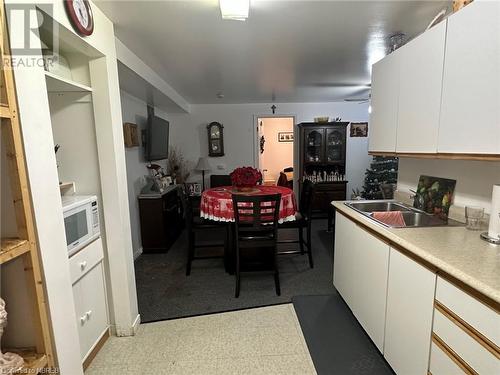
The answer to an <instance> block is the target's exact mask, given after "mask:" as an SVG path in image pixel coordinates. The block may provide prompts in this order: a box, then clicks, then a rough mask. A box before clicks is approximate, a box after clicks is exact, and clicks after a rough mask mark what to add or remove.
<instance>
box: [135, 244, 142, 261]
mask: <svg viewBox="0 0 500 375" xmlns="http://www.w3.org/2000/svg"><path fill="white" fill-rule="evenodd" d="M141 254H142V246H141V247H140V248H138V249H137V251H134V262H135V261H136V260H137V258H139V257H140V256H141Z"/></svg>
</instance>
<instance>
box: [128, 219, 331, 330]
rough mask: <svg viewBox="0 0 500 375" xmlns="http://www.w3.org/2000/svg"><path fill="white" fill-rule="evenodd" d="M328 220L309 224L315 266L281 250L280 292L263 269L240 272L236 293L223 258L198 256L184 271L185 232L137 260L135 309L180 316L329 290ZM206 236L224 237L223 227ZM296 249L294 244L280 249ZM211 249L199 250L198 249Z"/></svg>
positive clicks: (147, 315) (146, 314)
mask: <svg viewBox="0 0 500 375" xmlns="http://www.w3.org/2000/svg"><path fill="white" fill-rule="evenodd" d="M326 226H327V223H326V220H317V221H316V220H315V221H314V222H313V229H312V244H313V256H314V268H313V269H311V268H310V267H309V260H308V257H307V255H300V254H299V255H286V256H285V255H284V256H280V257H279V259H278V263H279V271H280V282H281V296H277V295H276V293H275V289H274V279H273V277H272V275H267V274H260V273H256V274H244V275H242V279H241V293H240V297H239V298H234V276H231V275H229V274H228V273H226V272H225V271H224V264H223V260H222V259H207V260H196V261H194V262H193V266H192V270H191V275H190V276H186V258H187V241H186V236H185V233H183V235H182V236H181V237H180V238H179V239H178V240H177V242H176V243H175V244H174V245H173V246H172V248H171V249H170V250H169V251H168V252H167V253H164V254H143V255H141V256H140V257H139V258H138V259H137V261H136V262H135V276H136V284H137V297H138V302H139V313H140V314H141V321H142V322H150V321H155V320H164V319H172V318H179V317H185V316H192V315H201V314H209V313H214V312H222V311H230V310H236V309H243V308H250V307H260V306H267V305H274V304H280V303H286V302H291V298H292V297H293V296H300V295H313V294H314V295H316V294H329V293H332V292H333V291H334V290H335V289H334V288H333V285H332V280H333V276H332V272H333V256H332V254H333V244H332V233H328V232H326ZM205 235H206V238H203V240H206V241H210V242H211V241H217V240H220V239H223V238H224V232H223V231H222V232H220V233H217V232H216V231H213V232H211V233H208V234H205ZM280 236H282V237H287V238H291V237H294V238H295V237H296V236H297V231H296V230H295V231H293V230H288V229H287V230H284V231H280ZM287 248H290V249H291V248H294V249H297V245H296V244H288V245H280V249H282V250H286V249H287ZM203 251H205V255H206V253H207V252H212V250H210V249H206V250H204V249H201V250H198V255H200V254H202V253H203Z"/></svg>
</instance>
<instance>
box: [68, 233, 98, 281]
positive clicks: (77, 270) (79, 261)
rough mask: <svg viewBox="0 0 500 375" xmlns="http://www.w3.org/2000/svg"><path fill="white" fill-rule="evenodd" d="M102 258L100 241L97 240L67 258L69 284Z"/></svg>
mask: <svg viewBox="0 0 500 375" xmlns="http://www.w3.org/2000/svg"><path fill="white" fill-rule="evenodd" d="M103 257H104V254H103V250H102V241H101V239H100V238H98V239H97V240H95V241H94V242H92V243H90V244H89V245H88V246H86V247H84V248H83V249H82V250H80V251H79V252H78V253H76V254H75V255H73V256H72V257H71V258H69V271H70V274H71V284H74V283H75V282H76V281H77V280H78V279H79V278H81V277H82V276H83V275H85V274H86V273H87V272H89V270H91V269H92V268H93V267H94V266H95V265H96V264H97V263H99V262H100V261H101V260H102V259H103Z"/></svg>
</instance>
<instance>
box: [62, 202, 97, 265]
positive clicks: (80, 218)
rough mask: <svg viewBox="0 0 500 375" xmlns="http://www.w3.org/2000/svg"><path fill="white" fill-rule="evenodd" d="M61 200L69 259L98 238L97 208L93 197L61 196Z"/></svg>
mask: <svg viewBox="0 0 500 375" xmlns="http://www.w3.org/2000/svg"><path fill="white" fill-rule="evenodd" d="M61 199H62V206H63V214H64V229H65V232H66V244H67V246H68V256H69V257H70V256H72V255H73V254H76V253H77V252H78V250H80V249H82V248H83V247H85V246H87V245H88V244H89V243H91V242H92V241H94V240H96V239H97V238H99V237H100V235H101V231H100V226H99V206H98V204H97V197H96V196H95V195H91V196H87V195H85V196H82V195H72V196H63V197H61Z"/></svg>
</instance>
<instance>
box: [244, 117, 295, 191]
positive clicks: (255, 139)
mask: <svg viewBox="0 0 500 375" xmlns="http://www.w3.org/2000/svg"><path fill="white" fill-rule="evenodd" d="M265 118H291V119H292V120H293V126H292V128H293V151H292V153H293V156H292V160H293V171H294V175H293V191H294V192H296V191H297V188H298V179H297V176H296V175H295V171H298V169H297V166H298V148H297V145H298V143H297V142H298V127H297V115H295V114H286V113H284V114H265V115H254V116H253V131H252V133H253V145H254V147H253V166H254V168H259V153H260V140H259V139H258V137H259V129H258V128H259V119H265Z"/></svg>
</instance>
